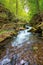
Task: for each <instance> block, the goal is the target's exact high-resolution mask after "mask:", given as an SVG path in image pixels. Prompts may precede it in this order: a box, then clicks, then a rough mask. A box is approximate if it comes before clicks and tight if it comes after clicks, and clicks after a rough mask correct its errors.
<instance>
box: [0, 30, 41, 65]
mask: <svg viewBox="0 0 43 65" xmlns="http://www.w3.org/2000/svg"><path fill="white" fill-rule="evenodd" d="M28 30H29V29H26V30H22V31H19V32H18V35H17V36H16V37H13V39H12V40H11V41H10V44H11V45H12V46H13V47H14V46H18V47H21V46H22V45H23V44H25V43H26V42H28V44H32V43H34V42H41V40H39V38H37V36H36V35H35V34H34V33H31V32H28ZM7 43H8V42H7ZM7 53H8V51H7ZM5 58H6V59H5ZM5 58H4V59H3V61H2V64H1V62H0V65H3V63H5V61H6V62H7V61H9V62H10V59H9V60H8V57H5ZM9 65H10V64H9Z"/></svg>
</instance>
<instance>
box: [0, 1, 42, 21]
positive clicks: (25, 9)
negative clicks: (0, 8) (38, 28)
mask: <svg viewBox="0 0 43 65" xmlns="http://www.w3.org/2000/svg"><path fill="white" fill-rule="evenodd" d="M0 3H2V4H4V6H5V7H6V8H7V9H9V10H10V11H11V12H12V13H13V14H14V15H15V16H17V18H20V19H23V20H26V21H30V19H31V18H32V16H33V15H34V14H37V13H39V11H40V12H43V0H0Z"/></svg>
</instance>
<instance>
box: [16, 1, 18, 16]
mask: <svg viewBox="0 0 43 65" xmlns="http://www.w3.org/2000/svg"><path fill="white" fill-rule="evenodd" d="M16 15H18V0H16Z"/></svg>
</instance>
